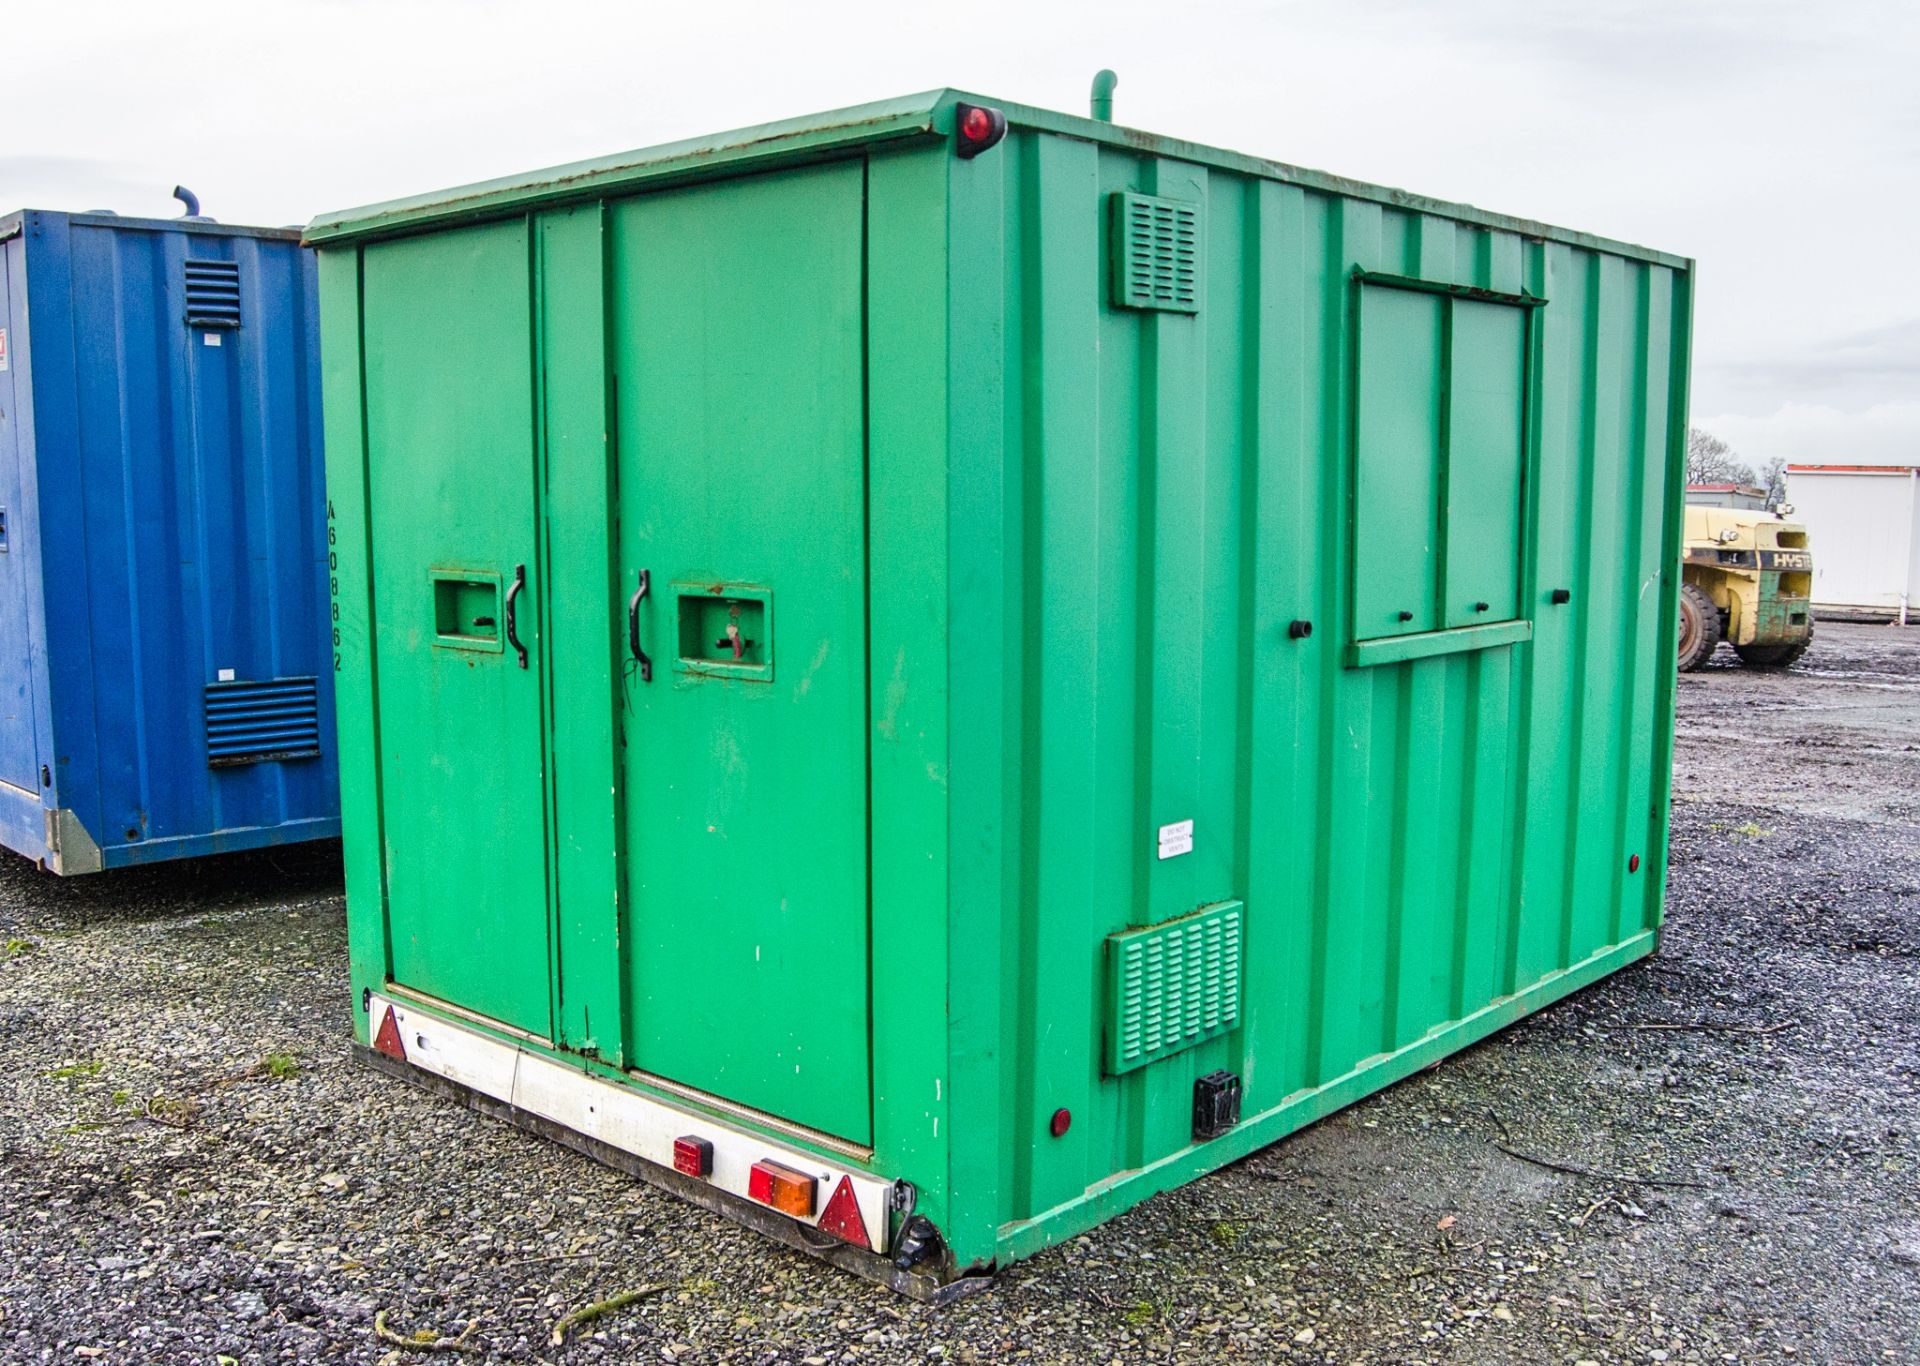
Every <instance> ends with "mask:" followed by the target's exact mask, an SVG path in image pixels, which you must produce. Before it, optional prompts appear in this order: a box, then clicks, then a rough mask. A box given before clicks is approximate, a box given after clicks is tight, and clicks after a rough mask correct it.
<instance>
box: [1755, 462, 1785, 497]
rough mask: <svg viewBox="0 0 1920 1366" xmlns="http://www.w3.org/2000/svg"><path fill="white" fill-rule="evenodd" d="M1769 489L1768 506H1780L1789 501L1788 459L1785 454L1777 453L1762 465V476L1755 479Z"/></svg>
mask: <svg viewBox="0 0 1920 1366" xmlns="http://www.w3.org/2000/svg"><path fill="white" fill-rule="evenodd" d="M1754 482H1755V483H1756V484H1760V485H1762V486H1763V487H1764V488H1765V489H1766V491H1767V506H1768V507H1770V508H1772V507H1779V506H1780V504H1782V503H1784V502H1786V501H1787V461H1786V457H1785V456H1779V455H1776V456H1774V457H1773V459H1771V460H1768V461H1766V462H1765V463H1764V464H1762V465H1761V466H1760V477H1759V478H1758V479H1756V480H1754Z"/></svg>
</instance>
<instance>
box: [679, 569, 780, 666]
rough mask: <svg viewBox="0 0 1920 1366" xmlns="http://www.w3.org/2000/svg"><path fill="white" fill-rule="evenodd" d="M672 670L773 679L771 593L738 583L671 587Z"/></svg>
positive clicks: (767, 590) (767, 589)
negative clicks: (673, 626)
mask: <svg viewBox="0 0 1920 1366" xmlns="http://www.w3.org/2000/svg"><path fill="white" fill-rule="evenodd" d="M673 601H674V619H675V622H676V624H677V629H678V632H679V646H678V653H677V655H676V656H675V658H674V664H673V667H674V670H675V672H677V673H683V674H712V675H716V676H719V677H723V678H750V679H754V680H756V681H758V682H762V683H766V682H771V681H772V679H773V590H772V589H770V588H765V587H760V586H756V585H752V584H744V583H728V582H724V581H722V582H716V583H676V584H674V585H673Z"/></svg>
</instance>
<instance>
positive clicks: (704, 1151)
mask: <svg viewBox="0 0 1920 1366" xmlns="http://www.w3.org/2000/svg"><path fill="white" fill-rule="evenodd" d="M673 1169H674V1170H675V1171H677V1172H684V1173H686V1174H687V1175H688V1176H712V1175H713V1144H711V1143H709V1142H707V1140H706V1139H704V1138H693V1137H691V1136H689V1137H687V1138H676V1139H674V1140H673Z"/></svg>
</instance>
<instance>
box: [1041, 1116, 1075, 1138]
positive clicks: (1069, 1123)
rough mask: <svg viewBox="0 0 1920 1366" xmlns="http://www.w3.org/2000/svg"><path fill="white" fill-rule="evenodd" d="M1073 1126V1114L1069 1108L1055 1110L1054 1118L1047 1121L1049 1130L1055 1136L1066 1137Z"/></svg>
mask: <svg viewBox="0 0 1920 1366" xmlns="http://www.w3.org/2000/svg"><path fill="white" fill-rule="evenodd" d="M1072 1127H1073V1114H1072V1112H1071V1111H1068V1110H1055V1111H1054V1112H1053V1118H1052V1119H1050V1120H1048V1121H1047V1132H1048V1133H1050V1134H1052V1135H1053V1136H1054V1137H1055V1138H1064V1137H1065V1136H1066V1132H1067V1130H1068V1129H1070V1128H1072Z"/></svg>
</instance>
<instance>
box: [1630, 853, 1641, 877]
mask: <svg viewBox="0 0 1920 1366" xmlns="http://www.w3.org/2000/svg"><path fill="white" fill-rule="evenodd" d="M1627 871H1628V872H1629V873H1637V872H1639V871H1640V856H1639V855H1638V854H1635V855H1634V856H1633V857H1632V858H1630V859H1628V860H1627Z"/></svg>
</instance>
